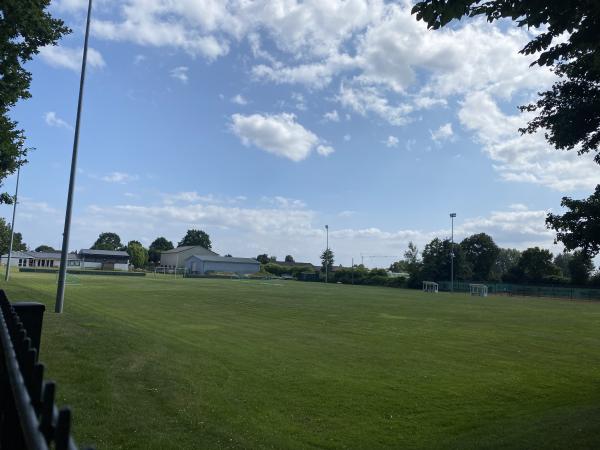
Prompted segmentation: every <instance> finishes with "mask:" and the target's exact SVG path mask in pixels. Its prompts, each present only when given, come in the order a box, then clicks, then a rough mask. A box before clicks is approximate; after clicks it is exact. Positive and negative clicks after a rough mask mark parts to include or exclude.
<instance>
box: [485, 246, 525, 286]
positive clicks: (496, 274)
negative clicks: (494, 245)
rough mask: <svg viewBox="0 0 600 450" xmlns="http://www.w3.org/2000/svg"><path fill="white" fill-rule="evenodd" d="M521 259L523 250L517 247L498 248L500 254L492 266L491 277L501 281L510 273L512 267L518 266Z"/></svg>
mask: <svg viewBox="0 0 600 450" xmlns="http://www.w3.org/2000/svg"><path fill="white" fill-rule="evenodd" d="M519 259H521V252H520V251H519V250H517V249H516V248H501V249H499V250H498V256H497V257H496V261H495V262H494V265H493V266H492V272H491V274H490V279H491V280H494V281H500V280H502V279H503V277H504V276H505V275H506V274H508V273H509V272H510V271H511V269H513V268H515V267H517V265H518V264H519Z"/></svg>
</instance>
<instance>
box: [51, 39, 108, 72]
mask: <svg viewBox="0 0 600 450" xmlns="http://www.w3.org/2000/svg"><path fill="white" fill-rule="evenodd" d="M40 57H41V58H42V60H44V61H45V62H46V63H48V64H49V65H51V66H53V67H64V68H67V69H70V70H74V71H76V72H79V71H80V70H81V61H82V59H83V49H81V48H69V47H62V46H53V45H50V46H46V47H42V48H41V49H40ZM87 64H88V67H94V68H102V67H104V66H106V62H105V61H104V58H103V57H102V55H101V54H100V52H99V51H98V50H96V49H94V48H92V47H89V48H88V60H87Z"/></svg>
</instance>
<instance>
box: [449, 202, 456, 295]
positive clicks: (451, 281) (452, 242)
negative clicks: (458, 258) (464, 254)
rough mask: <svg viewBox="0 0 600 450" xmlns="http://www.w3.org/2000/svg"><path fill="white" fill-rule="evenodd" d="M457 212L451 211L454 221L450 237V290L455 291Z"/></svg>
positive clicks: (451, 219) (452, 220) (451, 217)
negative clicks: (455, 225)
mask: <svg viewBox="0 0 600 450" xmlns="http://www.w3.org/2000/svg"><path fill="white" fill-rule="evenodd" d="M455 217H456V213H450V221H451V222H452V234H451V237H450V242H451V247H450V292H454V218H455Z"/></svg>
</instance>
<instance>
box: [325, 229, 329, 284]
mask: <svg viewBox="0 0 600 450" xmlns="http://www.w3.org/2000/svg"><path fill="white" fill-rule="evenodd" d="M325 233H326V235H327V241H326V242H327V243H326V247H325V249H326V251H325V283H328V282H329V281H328V275H329V259H328V258H329V225H325Z"/></svg>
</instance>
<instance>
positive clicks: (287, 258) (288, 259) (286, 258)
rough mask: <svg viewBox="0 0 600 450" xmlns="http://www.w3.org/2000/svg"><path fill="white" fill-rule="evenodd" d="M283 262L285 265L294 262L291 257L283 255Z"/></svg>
mask: <svg viewBox="0 0 600 450" xmlns="http://www.w3.org/2000/svg"><path fill="white" fill-rule="evenodd" d="M285 262H287V263H293V262H295V261H294V257H293V256H292V255H285Z"/></svg>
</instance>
